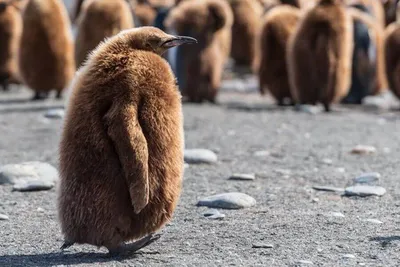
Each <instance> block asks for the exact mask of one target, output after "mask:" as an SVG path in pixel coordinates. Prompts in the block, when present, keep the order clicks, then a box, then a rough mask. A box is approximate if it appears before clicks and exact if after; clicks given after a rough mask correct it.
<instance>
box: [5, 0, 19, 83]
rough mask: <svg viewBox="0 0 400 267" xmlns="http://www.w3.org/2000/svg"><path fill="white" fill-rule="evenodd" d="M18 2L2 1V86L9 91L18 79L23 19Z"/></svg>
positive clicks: (11, 0) (15, 0)
mask: <svg viewBox="0 0 400 267" xmlns="http://www.w3.org/2000/svg"><path fill="white" fill-rule="evenodd" d="M17 2H18V1H17V0H0V40H1V41H0V86H1V87H2V88H3V90H5V91H6V90H8V86H9V84H10V83H15V82H16V81H17V80H18V79H19V78H18V58H17V57H18V47H19V43H20V39H21V33H22V18H21V13H20V10H19V8H20V7H19V6H18V4H19V3H17Z"/></svg>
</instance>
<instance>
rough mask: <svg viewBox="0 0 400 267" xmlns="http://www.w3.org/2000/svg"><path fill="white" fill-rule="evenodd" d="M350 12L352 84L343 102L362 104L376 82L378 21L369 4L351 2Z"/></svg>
mask: <svg viewBox="0 0 400 267" xmlns="http://www.w3.org/2000/svg"><path fill="white" fill-rule="evenodd" d="M349 7H350V9H349V13H350V14H351V16H352V18H353V39H354V47H353V58H352V72H351V73H352V74H351V86H350V89H349V93H348V95H347V96H346V97H345V98H344V99H342V103H346V104H361V103H362V100H363V98H364V97H366V96H368V95H370V94H371V93H372V91H373V89H374V88H373V87H374V85H375V84H376V70H377V68H376V67H377V66H376V65H377V43H376V38H374V36H375V35H376V33H377V32H378V30H377V28H374V27H375V24H376V21H375V19H374V18H373V17H372V15H371V11H370V9H369V8H368V6H367V5H365V4H362V3H355V4H351V5H350V6H349Z"/></svg>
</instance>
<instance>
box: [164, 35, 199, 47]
mask: <svg viewBox="0 0 400 267" xmlns="http://www.w3.org/2000/svg"><path fill="white" fill-rule="evenodd" d="M183 44H197V40H196V39H194V38H192V37H189V36H172V38H168V39H167V40H166V41H164V42H163V43H162V44H161V47H162V48H165V49H168V48H171V47H175V46H179V45H183Z"/></svg>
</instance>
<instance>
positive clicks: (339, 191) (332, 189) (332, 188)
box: [312, 185, 344, 193]
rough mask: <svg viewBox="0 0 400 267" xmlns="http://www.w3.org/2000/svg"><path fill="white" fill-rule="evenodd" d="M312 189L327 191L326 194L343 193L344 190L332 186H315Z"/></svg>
mask: <svg viewBox="0 0 400 267" xmlns="http://www.w3.org/2000/svg"><path fill="white" fill-rule="evenodd" d="M312 188H313V189H314V190H317V191H327V192H337V193H343V192H344V188H339V187H333V186H324V185H315V186H313V187H312Z"/></svg>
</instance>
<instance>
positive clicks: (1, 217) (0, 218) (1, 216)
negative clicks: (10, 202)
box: [0, 213, 9, 221]
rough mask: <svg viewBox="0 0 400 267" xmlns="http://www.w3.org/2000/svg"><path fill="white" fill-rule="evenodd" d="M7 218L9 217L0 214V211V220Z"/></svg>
mask: <svg viewBox="0 0 400 267" xmlns="http://www.w3.org/2000/svg"><path fill="white" fill-rule="evenodd" d="M8 219H9V218H8V216H7V215H5V214H1V213H0V221H7V220H8Z"/></svg>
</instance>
